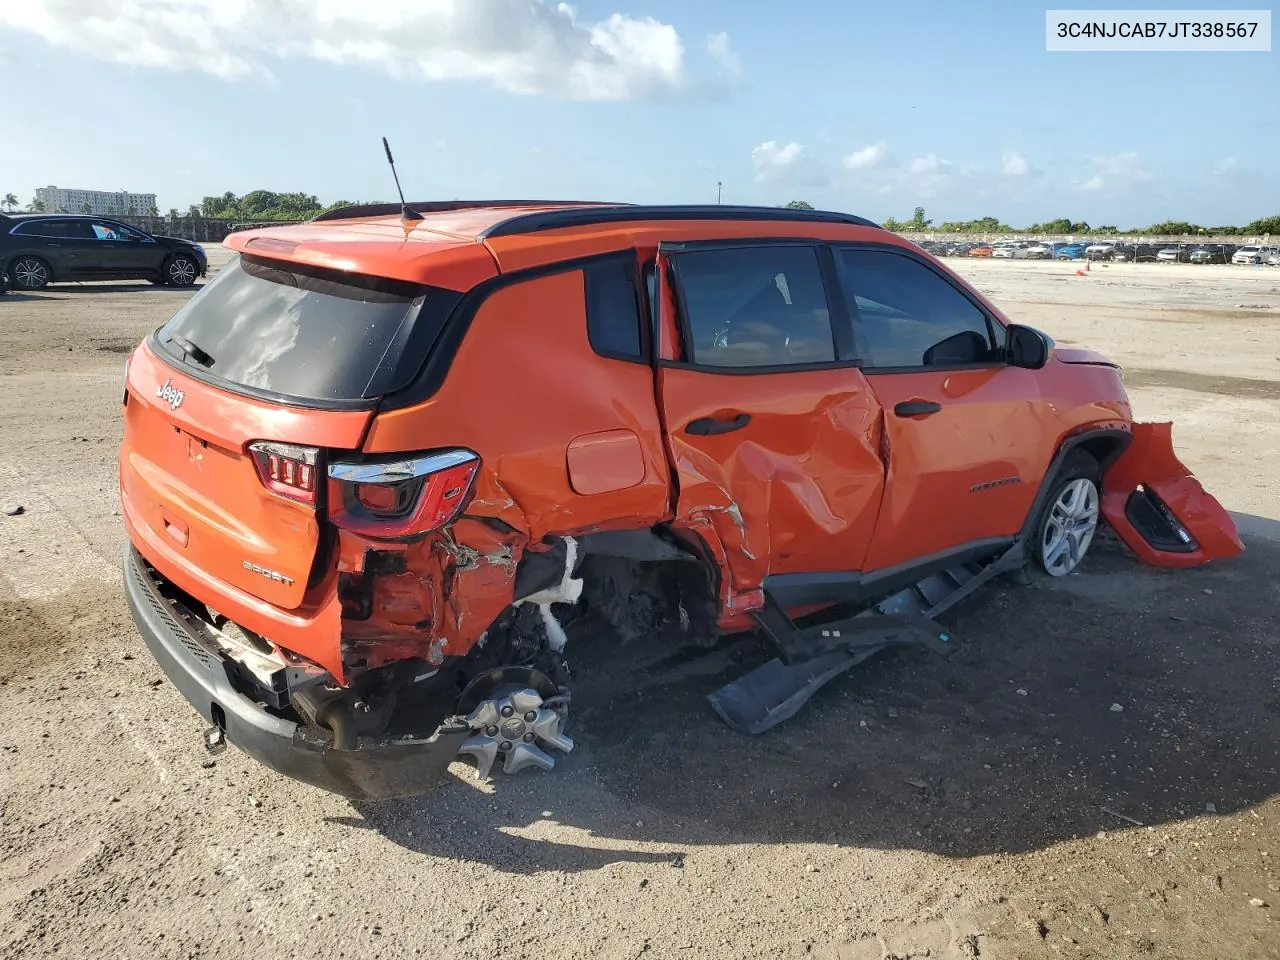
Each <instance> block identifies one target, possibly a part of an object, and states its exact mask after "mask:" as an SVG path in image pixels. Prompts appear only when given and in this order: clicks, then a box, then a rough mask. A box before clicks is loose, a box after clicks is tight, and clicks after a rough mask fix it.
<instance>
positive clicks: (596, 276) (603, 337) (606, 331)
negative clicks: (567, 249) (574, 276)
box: [583, 259, 644, 359]
mask: <svg viewBox="0 0 1280 960" xmlns="http://www.w3.org/2000/svg"><path fill="white" fill-rule="evenodd" d="M634 268H635V265H634V263H633V262H631V261H629V260H622V259H618V260H609V261H607V262H605V263H596V264H592V265H591V266H589V267H587V268H586V269H585V270H583V277H584V278H585V282H586V296H587V336H588V337H589V338H590V340H591V347H592V349H594V350H595V351H596V353H599V354H603V355H604V356H606V357H624V358H627V359H639V358H641V357H642V356H643V355H644V350H643V348H642V346H641V344H642V343H643V341H642V340H641V338H640V302H639V300H637V298H636V286H635V281H634Z"/></svg>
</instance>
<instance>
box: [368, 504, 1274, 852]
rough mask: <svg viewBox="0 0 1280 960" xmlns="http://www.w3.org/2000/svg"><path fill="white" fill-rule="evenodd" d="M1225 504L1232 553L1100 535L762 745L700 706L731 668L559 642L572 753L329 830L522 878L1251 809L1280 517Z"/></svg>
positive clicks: (828, 698) (995, 592) (972, 844)
mask: <svg viewBox="0 0 1280 960" xmlns="http://www.w3.org/2000/svg"><path fill="white" fill-rule="evenodd" d="M1241 519H1242V520H1244V521H1246V522H1242V523H1241V528H1242V529H1244V530H1246V531H1249V530H1252V531H1253V532H1251V533H1250V532H1246V533H1245V534H1244V536H1245V538H1246V546H1247V549H1246V552H1245V554H1244V555H1243V556H1240V557H1237V558H1234V559H1232V560H1228V561H1224V562H1221V563H1218V564H1212V565H1209V566H1207V567H1204V568H1199V569H1194V570H1188V571H1167V570H1156V569H1152V568H1148V567H1143V566H1140V565H1139V564H1138V563H1137V562H1136V561H1135V560H1133V559H1132V558H1131V557H1130V556H1129V555H1128V554H1127V552H1126V551H1125V549H1124V548H1123V547H1122V546H1121V545H1120V544H1119V542H1118V541H1117V540H1115V539H1114V538H1113V537H1111V536H1109V535H1105V534H1104V535H1101V536H1100V538H1099V541H1098V543H1097V544H1096V545H1095V547H1094V552H1091V554H1090V559H1089V562H1088V564H1087V566H1086V569H1085V570H1084V571H1083V572H1081V573H1079V574H1076V575H1074V576H1071V577H1067V578H1062V579H1050V578H1048V577H1041V576H1037V577H1033V580H1032V583H1031V585H1030V586H1016V585H1013V584H1000V585H998V586H993V587H991V588H989V589H988V590H987V591H986V592H985V593H982V594H979V595H978V596H976V597H975V598H972V599H971V600H970V601H968V602H967V603H966V604H964V605H962V608H961V609H960V610H958V611H957V612H955V613H954V614H953V615H952V616H949V617H947V618H946V619H947V620H948V621H949V624H950V625H951V626H952V627H953V629H954V631H955V634H956V636H957V638H958V639H959V640H960V642H961V644H962V646H961V650H960V651H959V652H958V653H957V655H956V656H954V657H953V658H951V659H950V660H946V661H944V660H941V659H939V658H936V657H933V656H931V655H929V654H927V653H924V652H917V651H914V650H898V651H888V652H885V653H883V654H881V655H880V656H878V657H876V658H874V659H872V660H871V661H869V662H867V663H865V664H862V665H861V666H860V667H857V668H855V670H854V671H853V672H852V673H851V674H849V675H848V676H846V677H844V678H842V679H840V680H837V681H835V682H833V683H832V684H831V685H829V686H828V687H827V688H826V689H825V690H823V691H822V692H821V693H819V694H818V695H817V696H816V697H815V698H814V699H813V700H812V701H811V702H810V703H809V704H808V705H807V706H806V707H805V708H804V709H802V711H801V712H800V713H799V714H798V715H797V716H796V717H794V718H793V719H792V720H790V721H788V722H787V723H784V724H782V725H781V726H779V727H777V728H775V729H774V730H772V731H769V732H768V733H766V734H764V735H762V736H759V737H744V736H740V735H738V734H736V733H733V732H732V731H730V730H729V729H728V728H727V727H725V726H724V725H723V724H722V723H721V721H720V720H719V718H718V717H716V716H715V715H714V714H713V712H712V711H711V709H710V707H709V705H708V704H707V702H706V700H705V694H707V693H709V692H710V691H711V690H713V689H715V688H716V687H717V686H719V685H720V684H721V683H723V682H724V681H725V680H727V679H732V677H733V676H735V675H736V672H737V671H736V670H732V671H728V672H725V673H723V674H722V675H719V676H696V675H693V676H688V675H687V676H685V677H684V678H683V679H678V680H675V681H673V682H665V681H664V680H663V678H662V676H661V675H654V674H652V673H651V672H649V671H647V670H645V669H644V668H643V667H642V666H640V664H641V663H642V662H643V654H642V652H641V650H640V643H641V642H640V641H633V642H632V643H630V644H627V645H624V647H623V649H622V650H621V652H620V653H619V651H618V649H617V647H616V645H613V644H610V643H609V642H607V641H606V640H605V639H604V638H602V637H599V636H596V637H576V638H574V640H576V643H575V644H574V645H573V646H571V647H570V648H569V649H570V650H571V651H573V652H574V653H575V655H576V659H575V661H574V666H575V670H576V673H577V676H578V687H577V690H578V691H579V692H578V693H576V694H575V700H574V714H573V721H572V729H571V732H572V734H573V736H574V737H575V739H576V742H577V747H576V749H575V750H574V751H573V752H572V753H571V754H569V755H568V756H562V757H560V758H559V759H558V760H557V766H556V769H555V770H554V771H551V772H549V773H542V772H536V773H523V774H521V775H519V776H516V777H510V778H504V777H503V776H502V775H501V774H500V773H499V774H497V775H496V777H495V781H494V783H493V784H492V785H491V786H490V787H485V788H480V787H477V786H474V784H475V783H476V781H475V780H474V779H473V774H472V771H471V768H470V766H469V765H465V764H463V763H457V764H455V765H454V768H453V770H454V771H456V772H458V773H459V775H458V776H457V778H451V779H450V780H448V781H446V783H445V784H444V785H443V786H442V787H441V788H440V789H438V790H437V791H435V792H434V793H431V794H428V795H426V796H423V797H420V798H415V799H411V800H400V801H387V802H382V803H360V804H354V806H355V812H356V814H357V815H358V817H353V818H351V819H350V820H349V821H347V822H350V823H351V824H352V825H353V826H354V825H357V824H358V825H360V826H362V827H364V828H367V829H373V830H377V831H378V832H379V833H381V834H383V835H385V836H387V837H388V838H389V839H391V840H393V841H394V842H396V843H398V844H400V845H402V846H404V847H406V848H408V849H411V850H416V851H420V852H422V853H427V854H431V855H433V856H440V857H449V858H453V859H457V860H472V861H483V862H485V863H488V864H491V865H492V866H494V867H495V868H497V869H500V870H503V871H507V872H512V873H520V874H524V873H536V872H539V871H548V870H549V871H573V870H582V869H592V868H595V867H598V866H601V865H603V864H604V863H609V862H614V861H619V860H635V859H652V860H667V861H669V862H671V863H672V864H673V865H676V866H678V865H680V863H681V862H682V859H681V853H682V852H683V851H686V850H689V849H691V848H694V847H697V846H700V845H704V844H726V843H774V842H787V843H790V842H804V843H827V844H841V845H844V846H858V847H874V848H882V849H917V850H923V851H927V852H930V853H934V854H938V855H942V856H948V857H968V856H974V855H980V854H993V853H1017V852H1024V851H1029V850H1036V849H1042V848H1045V847H1048V846H1050V845H1052V844H1055V843H1059V842H1061V841H1064V840H1068V839H1071V838H1075V837H1081V836H1085V835H1092V834H1094V833H1096V832H1098V831H1099V830H1104V829H1117V828H1119V829H1130V828H1132V827H1133V826H1134V825H1135V824H1140V825H1159V824H1161V823H1166V822H1171V821H1177V820H1182V819H1186V818H1190V817H1195V816H1201V815H1204V814H1205V812H1206V805H1207V804H1208V805H1212V807H1211V808H1210V809H1213V810H1216V812H1217V813H1218V814H1220V815H1221V814H1229V813H1232V812H1235V811H1239V810H1242V809H1244V808H1248V807H1251V806H1253V805H1255V804H1257V803H1259V802H1262V801H1264V800H1266V799H1267V798H1270V797H1272V796H1275V795H1276V794H1277V793H1280V769H1278V767H1280V763H1278V762H1277V754H1276V748H1275V744H1276V742H1277V740H1280V681H1278V680H1277V673H1276V667H1275V664H1276V654H1277V652H1278V648H1280V641H1278V638H1277V630H1276V626H1275V623H1276V621H1275V610H1276V607H1277V601H1280V523H1277V522H1276V521H1274V520H1268V519H1265V518H1259V517H1242V518H1241ZM754 642H755V641H751V640H748V641H745V642H744V644H743V645H742V646H743V647H745V648H751V647H752V645H753V643H754ZM755 652H756V656H757V657H759V658H762V657H763V656H764V655H765V654H764V652H763V648H762V647H760V648H756V649H755ZM738 669H741V668H738ZM469 784H471V785H473V786H469ZM566 828H567V829H568V833H566ZM552 834H554V836H555V840H554V842H553V841H552V840H551V839H549V837H550V836H551V835H552ZM566 836H569V837H570V838H571V840H572V841H573V842H570V843H566V842H565V839H566Z"/></svg>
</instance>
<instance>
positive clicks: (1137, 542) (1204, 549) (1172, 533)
mask: <svg viewBox="0 0 1280 960" xmlns="http://www.w3.org/2000/svg"><path fill="white" fill-rule="evenodd" d="M1102 513H1103V515H1104V516H1105V517H1106V518H1107V523H1109V524H1110V525H1111V528H1112V529H1113V530H1114V531H1115V532H1116V535H1117V536H1118V537H1120V539H1121V540H1122V541H1123V542H1124V544H1125V546H1127V547H1128V548H1129V549H1130V550H1132V551H1133V553H1134V554H1136V555H1137V557H1138V559H1140V560H1141V561H1142V562H1143V563H1146V564H1150V565H1151V566H1155V567H1179V568H1180V567H1194V566H1198V565H1200V564H1202V563H1208V562H1209V561H1211V560H1224V559H1226V558H1228V557H1234V556H1236V555H1237V554H1239V553H1241V552H1243V551H1244V543H1243V542H1242V541H1241V539H1240V534H1239V532H1238V531H1237V530H1236V525H1235V522H1234V521H1233V520H1232V519H1231V515H1230V514H1229V513H1228V512H1227V511H1226V510H1225V509H1223V507H1222V504H1220V503H1219V502H1218V501H1217V499H1215V498H1214V496H1213V495H1212V494H1210V493H1208V492H1207V491H1206V490H1205V489H1204V487H1202V486H1201V485H1200V481H1199V480H1197V479H1196V478H1195V476H1193V475H1192V473H1191V471H1190V470H1188V469H1187V468H1186V466H1184V465H1183V463H1182V462H1181V461H1180V460H1179V459H1178V457H1177V454H1176V453H1174V449H1173V424H1172V423H1168V422H1164V423H1135V424H1133V442H1132V443H1131V444H1129V447H1128V449H1126V450H1125V452H1124V453H1123V454H1121V455H1120V457H1119V459H1117V460H1116V462H1115V463H1114V464H1112V465H1111V468H1110V469H1109V470H1107V473H1106V475H1105V476H1104V477H1103V480H1102Z"/></svg>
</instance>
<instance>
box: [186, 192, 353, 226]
mask: <svg viewBox="0 0 1280 960" xmlns="http://www.w3.org/2000/svg"><path fill="white" fill-rule="evenodd" d="M351 205H352V204H351V201H350V200H336V201H334V202H333V203H330V204H328V205H327V206H326V205H324V204H322V203H321V202H320V201H319V200H317V199H316V197H315V196H314V195H313V194H309V193H275V192H274V191H271V190H251V191H249V192H248V193H246V194H245V195H244V196H242V197H237V196H236V195H235V194H234V193H232V192H231V191H230V190H228V191H227V192H226V193H224V194H222V196H220V197H205V198H204V199H203V200H201V201H200V204H199V206H195V205H193V206H192V207H191V209H190V210H189V211H188V216H203V217H208V218H209V219H214V220H309V219H310V218H311V217H314V216H316V215H318V214H321V213H325V212H327V211H329V210H336V209H338V208H339V207H349V206H351Z"/></svg>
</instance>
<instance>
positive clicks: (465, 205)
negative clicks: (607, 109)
mask: <svg viewBox="0 0 1280 960" xmlns="http://www.w3.org/2000/svg"><path fill="white" fill-rule="evenodd" d="M594 205H603V206H608V207H619V206H625V204H618V203H605V202H603V201H593V200H422V201H418V202H415V203H407V204H405V206H407V207H408V208H409V209H410V210H413V211H415V212H416V213H448V212H449V211H451V210H473V209H478V208H481V207H516V208H519V207H554V206H575V207H581V206H594ZM399 215H400V204H398V203H358V204H353V205H352V206H349V207H338V208H336V209H334V210H329V211H327V212H325V213H321V214H319V215H318V216H315V217H313V218H312V219H311V222H312V223H315V222H317V221H320V220H353V219H355V218H356V217H387V216H399Z"/></svg>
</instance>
